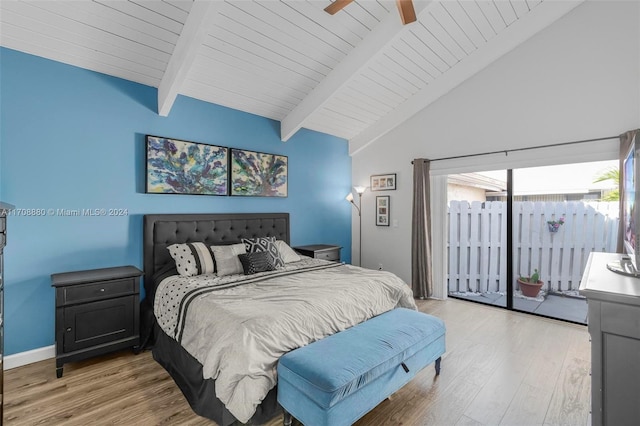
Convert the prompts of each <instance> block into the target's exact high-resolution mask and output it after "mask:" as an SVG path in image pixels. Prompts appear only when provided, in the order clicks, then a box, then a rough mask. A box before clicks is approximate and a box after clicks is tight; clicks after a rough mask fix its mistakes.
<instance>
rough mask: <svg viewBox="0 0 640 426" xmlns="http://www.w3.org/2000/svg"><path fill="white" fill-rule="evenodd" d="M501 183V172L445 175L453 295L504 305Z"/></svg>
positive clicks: (504, 226) (504, 223)
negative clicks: (446, 181) (446, 180)
mask: <svg viewBox="0 0 640 426" xmlns="http://www.w3.org/2000/svg"><path fill="white" fill-rule="evenodd" d="M506 185H507V171H506V170H501V171H496V172H483V173H480V172H479V173H464V174H458V175H450V176H449V183H448V191H447V193H448V204H449V230H448V231H449V233H448V246H449V250H448V254H449V258H448V271H449V279H448V286H449V287H448V293H449V295H450V296H452V297H458V298H461V299H465V300H470V301H474V302H479V303H485V304H490V305H497V306H502V307H506V306H507V297H506V296H507V282H508V279H507V260H508V256H507V232H506V231H507V204H506V203H505V202H504V201H503V200H501V198H502V197H505V196H506V194H507V193H506V189H507V186H506ZM494 200H495V201H494Z"/></svg>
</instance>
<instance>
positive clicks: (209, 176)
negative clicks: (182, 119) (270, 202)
mask: <svg viewBox="0 0 640 426" xmlns="http://www.w3.org/2000/svg"><path fill="white" fill-rule="evenodd" d="M146 142H147V173H146V192H147V193H150V194H195V195H228V192H229V190H228V188H229V185H228V151H229V149H228V148H225V147H221V146H215V145H207V144H203V143H197V142H188V141H182V140H178V139H169V138H163V137H159V136H150V135H147V137H146Z"/></svg>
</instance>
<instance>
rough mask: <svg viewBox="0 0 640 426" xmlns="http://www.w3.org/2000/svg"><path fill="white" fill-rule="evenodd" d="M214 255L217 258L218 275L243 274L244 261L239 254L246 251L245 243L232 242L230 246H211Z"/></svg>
mask: <svg viewBox="0 0 640 426" xmlns="http://www.w3.org/2000/svg"><path fill="white" fill-rule="evenodd" d="M211 250H213V257H214V258H215V260H216V269H217V271H218V276H220V277H222V276H225V275H233V274H242V273H243V272H244V271H243V269H242V263H240V259H238V255H240V254H244V253H246V250H245V248H244V244H232V245H229V246H211Z"/></svg>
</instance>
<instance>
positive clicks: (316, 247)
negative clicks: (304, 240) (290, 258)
mask: <svg viewBox="0 0 640 426" xmlns="http://www.w3.org/2000/svg"><path fill="white" fill-rule="evenodd" d="M341 248H342V247H340V246H332V245H329V244H312V245H309V246H299V247H293V249H294V250H295V251H297V252H298V253H300V254H302V255H304V256H309V257H315V258H316V259H324V260H332V261H334V262H340V249H341Z"/></svg>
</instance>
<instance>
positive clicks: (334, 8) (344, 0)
mask: <svg viewBox="0 0 640 426" xmlns="http://www.w3.org/2000/svg"><path fill="white" fill-rule="evenodd" d="M351 2H353V0H336V1H334V2H333V3H331V4H330V5H329V6H327V7H325V8H324V11H325V12H327V13H328V14H329V15H335V14H336V13H337V12H340V11H341V10H342V8H343V7H345V6H347V5H348V4H349V3H351Z"/></svg>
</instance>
